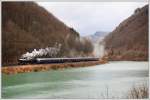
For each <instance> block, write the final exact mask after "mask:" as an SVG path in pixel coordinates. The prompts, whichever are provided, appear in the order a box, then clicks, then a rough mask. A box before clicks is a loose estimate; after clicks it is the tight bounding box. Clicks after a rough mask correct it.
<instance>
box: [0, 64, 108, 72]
mask: <svg viewBox="0 0 150 100" xmlns="http://www.w3.org/2000/svg"><path fill="white" fill-rule="evenodd" d="M104 63H106V62H102V61H89V62H75V63H62V64H60V63H58V64H36V65H18V66H11V67H10V66H7V67H2V73H4V74H18V73H26V72H39V71H48V70H57V69H64V68H75V67H87V66H94V65H98V64H104Z"/></svg>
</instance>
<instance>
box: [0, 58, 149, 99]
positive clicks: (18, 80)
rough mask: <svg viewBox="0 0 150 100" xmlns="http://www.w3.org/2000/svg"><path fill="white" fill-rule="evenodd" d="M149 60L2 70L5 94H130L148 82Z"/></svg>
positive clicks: (35, 96)
mask: <svg viewBox="0 0 150 100" xmlns="http://www.w3.org/2000/svg"><path fill="white" fill-rule="evenodd" d="M148 68H149V66H148V62H133V61H120V62H109V63H107V64H103V65H96V66H92V67H84V68H68V69H64V70H51V71H45V72H31V73H22V74H14V75H5V74H2V98H53V99H54V98H73V99H74V98H80V99H83V98H84V99H87V98H96V99H97V98H126V95H127V93H128V91H129V89H131V88H132V87H133V86H135V85H136V86H137V85H142V84H148Z"/></svg>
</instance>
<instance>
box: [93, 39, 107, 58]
mask: <svg viewBox="0 0 150 100" xmlns="http://www.w3.org/2000/svg"><path fill="white" fill-rule="evenodd" d="M93 45H94V51H93V54H94V56H95V57H99V58H101V57H103V56H104V55H105V44H104V42H103V38H101V39H99V41H96V42H95V43H94V44H93Z"/></svg>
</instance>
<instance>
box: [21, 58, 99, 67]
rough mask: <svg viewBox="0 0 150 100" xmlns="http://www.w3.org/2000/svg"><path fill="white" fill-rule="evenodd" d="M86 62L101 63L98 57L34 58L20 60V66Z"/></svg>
mask: <svg viewBox="0 0 150 100" xmlns="http://www.w3.org/2000/svg"><path fill="white" fill-rule="evenodd" d="M85 61H99V58H97V57H77V58H34V59H25V58H20V59H19V60H18V64H19V65H23V64H51V63H66V62H85Z"/></svg>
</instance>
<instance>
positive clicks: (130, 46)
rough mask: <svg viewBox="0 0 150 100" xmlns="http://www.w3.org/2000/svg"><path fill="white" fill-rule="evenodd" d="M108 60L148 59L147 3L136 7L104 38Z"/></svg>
mask: <svg viewBox="0 0 150 100" xmlns="http://www.w3.org/2000/svg"><path fill="white" fill-rule="evenodd" d="M105 50H107V53H108V57H109V60H148V5H146V6H144V7H142V8H137V9H136V10H135V12H134V14H133V15H132V16H130V17H129V18H127V19H126V20H124V21H123V22H122V23H120V25H119V26H117V27H116V29H115V30H114V31H112V32H111V33H110V34H109V35H108V36H107V37H106V38H105Z"/></svg>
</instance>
